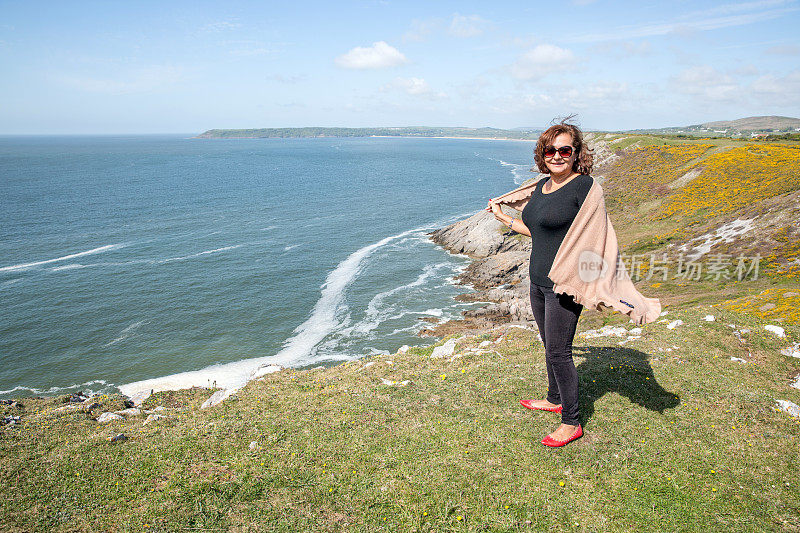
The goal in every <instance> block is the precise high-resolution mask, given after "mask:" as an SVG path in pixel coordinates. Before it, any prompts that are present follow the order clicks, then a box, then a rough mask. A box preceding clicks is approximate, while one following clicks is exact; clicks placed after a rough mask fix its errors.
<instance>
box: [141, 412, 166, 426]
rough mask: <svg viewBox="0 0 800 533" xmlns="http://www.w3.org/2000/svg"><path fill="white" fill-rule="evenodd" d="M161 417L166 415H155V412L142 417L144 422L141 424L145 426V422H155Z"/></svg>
mask: <svg viewBox="0 0 800 533" xmlns="http://www.w3.org/2000/svg"><path fill="white" fill-rule="evenodd" d="M163 418H166V417H164V416H161V415H156V414H152V415H148V416H147V418H145V419H144V424H143V425H145V426H146V425H147V424H152V423H153V422H157V421H159V420H161V419H163Z"/></svg>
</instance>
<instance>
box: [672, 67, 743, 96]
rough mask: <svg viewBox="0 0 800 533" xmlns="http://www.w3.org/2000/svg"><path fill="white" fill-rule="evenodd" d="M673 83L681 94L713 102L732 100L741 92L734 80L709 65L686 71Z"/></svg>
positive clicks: (674, 78)
mask: <svg viewBox="0 0 800 533" xmlns="http://www.w3.org/2000/svg"><path fill="white" fill-rule="evenodd" d="M671 83H672V85H673V86H674V87H675V89H676V90H678V91H679V92H682V93H684V94H692V95H697V96H701V97H705V98H709V99H712V100H730V99H732V98H734V97H735V96H737V94H738V93H739V90H740V87H739V84H738V83H736V82H735V81H734V80H733V78H731V77H730V76H729V75H727V74H723V73H722V72H720V71H718V70H717V69H715V68H714V67H712V66H709V65H700V66H696V67H691V68H688V69H685V70H683V71H681V72H680V73H678V75H677V76H674V77H673V78H672V80H671Z"/></svg>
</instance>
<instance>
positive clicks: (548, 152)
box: [544, 146, 572, 158]
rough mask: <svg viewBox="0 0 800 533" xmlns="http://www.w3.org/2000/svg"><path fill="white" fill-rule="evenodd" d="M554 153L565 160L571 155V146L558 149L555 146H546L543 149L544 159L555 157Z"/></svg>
mask: <svg viewBox="0 0 800 533" xmlns="http://www.w3.org/2000/svg"><path fill="white" fill-rule="evenodd" d="M556 152H558V155H560V156H561V157H564V158H567V157H569V156H571V155H572V146H562V147H560V148H556V147H555V146H548V147H547V148H545V149H544V156H545V157H555V155H556Z"/></svg>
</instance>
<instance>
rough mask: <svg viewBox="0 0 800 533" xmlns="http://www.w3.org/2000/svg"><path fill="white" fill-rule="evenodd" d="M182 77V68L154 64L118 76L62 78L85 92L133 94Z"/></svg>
mask: <svg viewBox="0 0 800 533" xmlns="http://www.w3.org/2000/svg"><path fill="white" fill-rule="evenodd" d="M181 78H182V70H181V69H179V68H177V67H172V66H164V65H154V66H149V67H142V68H139V69H135V70H132V71H131V72H129V73H126V74H123V75H121V76H118V77H117V78H96V77H92V76H72V75H68V76H62V77H61V78H60V79H61V81H62V82H63V83H64V84H66V85H68V86H70V87H73V88H75V89H78V90H81V91H85V92H91V93H107V94H131V93H142V92H150V91H154V90H158V89H162V88H164V87H167V86H169V85H173V84H175V83H177V82H178V81H180V79H181Z"/></svg>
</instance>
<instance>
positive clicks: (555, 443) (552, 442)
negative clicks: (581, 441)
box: [542, 424, 583, 448]
mask: <svg viewBox="0 0 800 533" xmlns="http://www.w3.org/2000/svg"><path fill="white" fill-rule="evenodd" d="M581 436H583V428H582V427H581V425H580V424H578V431H576V432H575V434H574V435H573V436H571V437H570V438H568V439H567V440H556V439H554V438H552V437H551V436H550V435H547V436H545V438H543V439H542V444H544V445H545V446H550V447H552V448H558V447H560V446H564V445H565V444H569V443H570V442H572V441H574V440H575V439H577V438H579V437H581Z"/></svg>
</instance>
